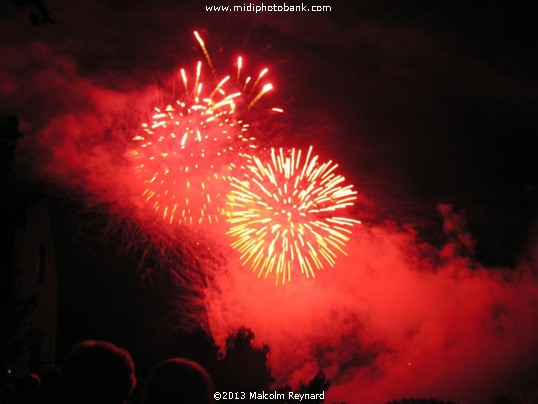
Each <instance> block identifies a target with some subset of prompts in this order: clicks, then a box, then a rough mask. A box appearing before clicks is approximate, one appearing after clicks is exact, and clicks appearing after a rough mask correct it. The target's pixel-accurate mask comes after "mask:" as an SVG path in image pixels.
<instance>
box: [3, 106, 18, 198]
mask: <svg viewBox="0 0 538 404" xmlns="http://www.w3.org/2000/svg"><path fill="white" fill-rule="evenodd" d="M20 137H22V133H21V132H19V120H18V118H17V117H16V116H13V115H3V116H2V117H0V195H3V194H5V193H6V192H7V190H8V187H9V182H10V177H11V171H12V169H13V160H14V159H15V146H16V144H17V140H18V139H19V138H20Z"/></svg>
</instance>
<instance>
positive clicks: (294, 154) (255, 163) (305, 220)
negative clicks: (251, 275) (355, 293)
mask: <svg viewBox="0 0 538 404" xmlns="http://www.w3.org/2000/svg"><path fill="white" fill-rule="evenodd" d="M302 154H303V153H302V151H301V150H296V149H291V150H288V151H287V152H285V151H284V150H283V149H281V148H280V149H271V160H270V162H263V161H262V160H261V159H260V158H258V157H249V156H247V161H248V163H247V170H246V172H245V174H244V175H243V176H242V177H241V178H237V177H233V178H231V186H232V191H231V192H230V193H229V194H228V198H227V199H228V200H227V205H228V208H229V209H228V212H227V221H228V223H229V224H230V225H231V227H230V229H229V230H228V234H229V235H230V236H231V237H232V239H233V242H232V247H233V248H234V249H236V250H237V251H239V253H240V254H241V256H240V259H241V262H242V263H243V265H245V266H246V265H250V266H251V268H252V270H253V271H255V272H257V273H258V277H261V276H262V275H263V276H264V277H265V278H267V276H268V275H269V274H270V273H271V272H275V278H276V279H275V282H276V283H277V284H278V283H286V282H289V281H291V274H292V271H293V269H294V268H298V269H299V270H300V271H301V273H302V274H303V275H305V276H306V277H315V270H316V269H317V270H319V269H321V268H323V266H324V265H325V264H328V265H329V266H334V264H335V260H336V258H337V253H341V254H345V251H344V247H345V244H346V242H347V240H348V239H349V237H348V236H349V234H350V233H351V227H352V226H353V225H354V224H358V223H360V221H358V220H354V219H350V218H345V217H341V216H338V215H337V213H338V212H340V211H342V210H343V209H345V208H347V207H349V206H352V205H353V203H354V201H355V200H356V198H357V192H356V191H354V190H353V186H352V185H345V178H344V177H343V176H341V175H337V174H336V173H335V171H336V168H337V167H338V165H337V164H334V163H333V162H332V161H328V162H326V163H319V161H318V160H319V158H318V156H314V155H313V154H312V146H311V147H310V148H309V149H308V152H307V153H306V157H304V159H303V156H302Z"/></svg>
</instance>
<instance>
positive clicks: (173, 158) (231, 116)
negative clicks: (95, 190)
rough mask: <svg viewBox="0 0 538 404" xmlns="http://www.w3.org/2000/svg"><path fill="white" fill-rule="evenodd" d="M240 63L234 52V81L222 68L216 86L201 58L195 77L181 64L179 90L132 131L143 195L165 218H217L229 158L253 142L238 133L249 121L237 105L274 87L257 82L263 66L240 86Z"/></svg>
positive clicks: (177, 220)
mask: <svg viewBox="0 0 538 404" xmlns="http://www.w3.org/2000/svg"><path fill="white" fill-rule="evenodd" d="M194 36H195V38H196V40H197V42H198V44H199V45H200V48H201V49H202V52H203V54H204V56H205V59H206V61H207V65H208V66H209V68H210V70H211V71H212V72H213V77H212V79H211V80H210V83H215V82H217V80H214V78H215V77H214V76H215V69H214V66H213V63H212V61H211V57H210V55H209V52H208V51H207V48H206V46H205V43H204V41H203V39H202V38H201V36H200V35H199V34H198V32H196V31H194ZM243 63H244V61H243V58H242V57H239V58H238V60H237V80H236V81H237V82H236V83H231V82H232V81H234V80H230V76H229V75H227V76H225V77H223V78H222V79H221V80H219V81H218V84H216V85H215V86H214V87H212V86H211V85H206V83H205V81H204V78H205V77H204V70H206V69H204V64H203V63H202V62H201V61H198V62H197V63H196V67H195V72H194V77H192V76H191V77H189V74H188V71H187V70H186V69H183V68H181V69H180V71H179V73H180V74H179V75H180V77H181V81H182V83H183V87H184V94H183V95H182V96H181V97H179V99H178V100H176V101H175V102H173V103H171V104H169V105H167V106H166V107H155V108H154V113H153V115H152V116H151V119H150V121H149V122H145V123H142V125H141V133H138V134H136V135H135V136H133V138H132V140H133V142H134V148H133V149H132V150H131V151H130V156H131V158H132V159H133V161H134V163H135V171H136V175H137V177H138V179H139V180H140V181H141V182H142V184H143V192H141V193H142V200H143V201H144V204H145V205H147V206H148V207H149V208H150V209H151V210H152V211H153V212H154V213H155V214H156V215H157V216H160V217H161V218H162V219H163V221H164V222H165V223H168V224H204V223H215V222H218V221H219V217H221V215H222V212H223V207H224V196H225V195H226V193H227V192H228V190H229V185H228V177H229V176H230V175H231V172H232V166H231V164H230V163H231V162H232V161H233V160H234V159H236V156H237V155H238V154H240V153H242V150H243V149H244V148H247V147H248V148H249V149H251V148H256V145H255V143H254V140H255V138H254V137H246V136H245V135H244V132H245V131H247V130H248V125H247V124H246V123H244V122H243V121H242V120H240V119H238V114H239V112H238V109H239V106H247V105H248V108H247V109H250V108H251V107H252V106H253V105H254V104H255V103H256V102H258V101H259V99H260V98H261V97H262V96H263V95H264V94H265V93H267V92H268V91H270V90H271V89H272V88H273V86H272V84H270V83H266V84H262V80H261V79H262V78H263V77H264V76H266V74H267V72H268V69H267V68H264V69H262V71H261V73H260V74H259V76H258V78H257V80H256V83H255V84H254V85H251V86H249V87H248V91H243V89H245V88H246V87H247V85H248V83H249V81H250V78H247V79H246V80H245V81H244V82H241V74H242V73H243V71H242V68H243V66H244V65H243ZM258 83H259V85H258ZM238 90H239V91H238ZM243 110H245V108H244V107H243Z"/></svg>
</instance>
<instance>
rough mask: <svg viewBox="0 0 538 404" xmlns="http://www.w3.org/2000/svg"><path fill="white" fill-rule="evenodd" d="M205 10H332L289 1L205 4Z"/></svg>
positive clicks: (246, 11)
mask: <svg viewBox="0 0 538 404" xmlns="http://www.w3.org/2000/svg"><path fill="white" fill-rule="evenodd" d="M205 10H206V11H209V12H235V13H256V14H257V13H264V12H269V13H274V12H281V13H289V12H304V13H311V12H314V13H316V12H324V11H325V12H327V11H332V7H331V6H322V5H313V4H309V5H307V4H304V3H301V4H289V3H279V4H277V3H261V4H254V3H243V4H234V5H229V4H228V5H206V6H205Z"/></svg>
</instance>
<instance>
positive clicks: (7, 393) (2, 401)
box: [0, 384, 17, 404]
mask: <svg viewBox="0 0 538 404" xmlns="http://www.w3.org/2000/svg"><path fill="white" fill-rule="evenodd" d="M0 404H17V390H16V389H15V386H13V385H12V384H6V385H5V386H2V388H1V389H0Z"/></svg>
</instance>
